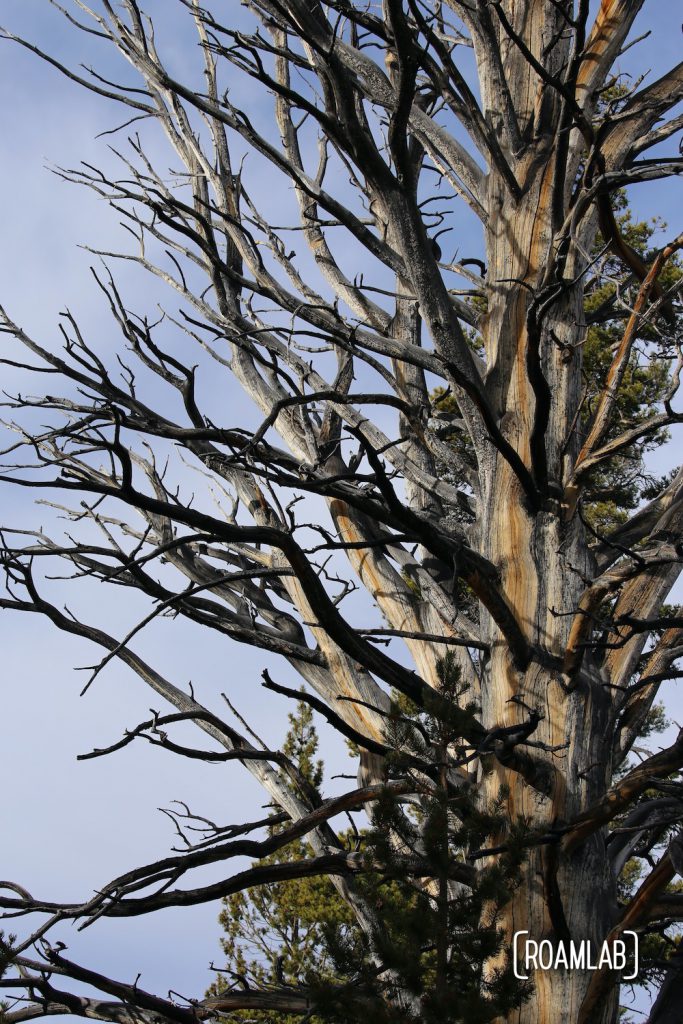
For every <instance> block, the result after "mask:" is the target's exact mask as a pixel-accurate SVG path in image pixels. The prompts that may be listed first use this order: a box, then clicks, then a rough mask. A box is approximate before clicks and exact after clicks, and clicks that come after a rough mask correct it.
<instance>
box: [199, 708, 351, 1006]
mask: <svg viewBox="0 0 683 1024" xmlns="http://www.w3.org/2000/svg"><path fill="white" fill-rule="evenodd" d="M288 717H289V731H288V732H287V735H286V738H285V741H284V744H283V748H282V750H283V753H284V754H286V755H287V757H289V758H290V759H291V761H292V762H293V764H294V765H295V766H296V768H297V769H298V771H299V772H300V773H301V775H302V776H303V778H304V779H305V780H306V782H308V783H309V784H310V785H311V786H313V787H315V788H318V787H319V786H320V784H321V783H322V779H323V762H322V761H321V760H320V759H318V758H317V753H318V733H317V731H316V728H315V725H314V724H313V712H312V711H311V708H310V707H309V706H308V705H307V704H306V703H304V702H303V701H300V702H299V703H298V704H297V706H296V710H295V711H294V712H293V713H292V714H290V715H289V716H288ZM281 827H282V826H280V825H277V824H274V825H272V826H270V827H269V829H268V832H269V834H271V835H272V834H273V833H275V832H277V831H278V830H279V829H280V828H281ZM311 855H312V851H311V847H310V845H309V844H308V843H307V842H305V841H304V840H301V839H298V840H296V841H295V842H293V843H290V844H289V845H288V846H286V847H285V848H284V849H282V850H279V851H278V852H277V853H275V854H273V855H272V856H270V857H266V858H264V859H263V861H261V862H260V863H262V864H274V863H278V864H281V863H285V862H290V861H296V860H303V859H304V858H306V857H310V856H311ZM219 922H220V924H221V926H222V928H223V935H222V937H221V946H222V949H223V953H224V954H225V958H226V960H225V965H224V967H223V968H222V970H221V973H220V974H219V976H218V978H217V979H216V981H215V982H214V983H213V985H212V986H211V988H210V989H209V991H208V994H209V995H217V994H218V993H219V992H221V991H224V990H225V989H227V988H230V987H231V986H234V985H242V986H243V987H244V986H251V987H254V988H257V987H258V988H264V987H268V986H269V985H273V986H276V987H279V986H282V985H283V984H285V985H305V984H307V983H308V981H309V975H310V974H311V972H313V974H314V976H315V978H316V981H317V982H318V983H320V981H321V980H322V979H323V978H325V977H327V976H329V977H330V978H331V979H332V978H336V974H335V973H334V971H333V965H332V962H331V959H330V956H329V954H328V952H327V949H326V942H325V929H326V928H329V927H332V928H334V929H336V931H337V933H345V932H348V933H349V934H355V933H356V932H357V930H358V929H357V926H354V923H353V920H352V916H351V913H350V910H349V908H348V906H347V905H346V903H344V902H343V900H341V899H340V897H339V896H338V895H337V892H336V890H335V888H334V886H333V885H332V882H331V881H330V880H329V878H327V877H325V876H323V875H321V876H318V877H314V878H303V879H294V880H292V881H285V882H278V883H275V884H272V885H265V886H258V887H256V888H254V889H249V890H246V891H244V892H239V893H236V894H235V895H233V896H229V897H228V898H226V899H225V900H223V905H222V909H221V912H220V915H219ZM230 1019H231V1020H242V1021H247V1020H248V1021H250V1022H255V1024H272V1016H271V1015H269V1014H268V1013H267V1012H265V1011H253V1010H248V1011H247V1010H239V1011H236V1012H235V1013H233V1014H231V1017H230ZM310 1020H311V1024H321V1018H319V1017H311V1018H310ZM297 1021H300V1018H299V1017H294V1016H282V1015H278V1022H284V1024H295V1022H297Z"/></svg>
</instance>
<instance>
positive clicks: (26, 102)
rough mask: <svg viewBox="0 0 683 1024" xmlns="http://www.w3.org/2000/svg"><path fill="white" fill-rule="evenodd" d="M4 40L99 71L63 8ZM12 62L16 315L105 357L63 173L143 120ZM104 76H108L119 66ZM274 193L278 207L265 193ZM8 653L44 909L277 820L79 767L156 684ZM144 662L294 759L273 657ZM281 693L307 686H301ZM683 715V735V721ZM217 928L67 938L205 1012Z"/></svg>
mask: <svg viewBox="0 0 683 1024" xmlns="http://www.w3.org/2000/svg"><path fill="white" fill-rule="evenodd" d="M143 6H144V7H145V8H146V9H147V10H149V12H150V13H151V14H152V15H153V16H154V15H155V14H156V15H158V16H159V18H158V32H159V46H160V49H161V50H162V52H163V53H164V54H165V56H166V58H167V59H168V61H169V63H170V65H171V67H172V69H173V70H174V71H175V72H177V73H178V74H182V75H183V76H185V77H186V78H187V77H189V78H191V77H192V76H194V75H196V74H197V71H196V66H195V64H194V58H196V56H197V55H196V53H195V52H194V50H192V49H191V47H190V44H189V43H188V41H187V34H186V33H185V32H184V31H183V26H184V25H185V24H186V14H185V13H184V12H183V11H182V8H181V7H180V5H177V4H175V3H172V2H171V0H154V2H150V0H148V2H146V3H144V5H143ZM675 7H676V5H674V4H669V3H662V2H661V0H660V2H659V3H655V2H654V0H653V2H651V3H649V4H646V5H645V13H644V14H643V15H642V16H641V18H640V20H639V22H638V25H637V31H636V33H635V34H636V35H637V34H639V33H640V32H643V31H646V30H647V29H650V30H651V36H650V37H649V38H648V39H646V40H644V41H643V42H641V43H640V44H639V45H638V47H636V48H634V49H633V50H632V51H630V52H629V53H628V54H627V55H626V56H625V57H624V58H623V59H622V64H623V67H624V69H625V70H629V69H633V68H641V69H646V68H649V69H651V72H650V78H651V79H652V78H656V77H657V76H658V74H660V73H661V72H662V71H663V70H665V69H666V68H668V67H670V66H672V65H673V64H675V63H676V61H677V60H678V59H679V57H680V42H681V27H680V14H679V12H676V10H675ZM226 9H227V10H233V11H235V13H236V16H241V14H240V12H239V9H238V5H237V4H236V3H235V4H234V7H233V6H232V5H231V4H229V3H228V4H226ZM0 24H1V25H4V26H6V27H7V28H8V29H10V30H11V31H13V32H16V33H18V34H24V35H26V36H27V37H29V38H31V39H33V40H35V41H36V42H37V43H38V44H39V45H41V46H42V47H43V48H44V49H47V50H49V51H50V52H51V53H53V54H54V55H55V56H57V57H58V58H59V59H60V60H62V61H64V62H66V63H69V64H70V65H71V66H75V65H77V64H78V63H79V62H80V61H81V60H84V59H86V58H85V57H84V54H83V52H82V47H83V38H82V36H81V35H80V34H79V33H77V32H74V31H73V30H70V29H69V28H68V26H66V24H65V22H64V19H63V18H62V17H61V16H59V14H58V13H57V12H56V11H55V10H54V9H53V8H51V7H50V6H49V5H48V3H47V2H46V0H0ZM192 42H193V43H194V40H193V41H192ZM98 45H101V44H97V42H95V44H94V49H92V48H91V49H89V51H88V56H87V60H90V59H97V58H96V56H93V55H96V54H97V53H98V52H99V51H98V50H97V46H98ZM0 47H1V50H0V53H1V58H2V59H1V60H0V136H1V137H2V139H3V146H2V152H1V153H0V224H2V245H1V246H0V302H2V303H3V304H4V305H5V306H6V308H7V309H8V311H9V312H10V314H11V315H12V316H13V317H14V318H15V319H16V320H17V321H18V322H19V323H20V324H22V325H23V326H24V327H25V328H26V329H27V330H28V331H29V332H32V333H33V334H34V335H35V336H36V337H37V338H40V339H42V340H43V341H45V343H49V344H55V345H56V344H57V343H58V339H59V335H58V331H57V327H56V322H57V315H58V313H59V312H60V311H61V310H63V309H64V308H65V307H69V308H70V309H72V310H73V311H74V313H76V314H77V316H78V318H79V320H80V322H81V323H83V324H84V325H85V326H86V328H87V329H88V330H89V331H91V332H93V334H94V335H95V336H97V337H98V339H100V340H103V341H104V343H107V342H108V339H110V338H111V341H112V344H113V340H114V334H113V332H112V328H111V326H110V323H109V321H108V319H107V317H106V315H105V313H106V311H105V308H104V305H103V303H102V299H101V296H100V295H99V294H98V292H97V289H96V288H95V287H94V286H93V282H92V279H91V277H90V274H89V267H90V265H91V264H92V263H93V257H92V255H91V254H89V253H87V252H85V251H84V249H83V248H80V247H79V246H82V245H83V244H84V243H86V244H89V245H93V246H101V247H103V248H108V247H110V246H113V244H114V243H115V241H116V240H117V239H118V240H119V243H120V239H121V233H120V230H119V229H118V228H117V226H116V223H115V220H114V218H113V216H112V213H111V212H110V211H109V209H108V208H107V206H106V204H105V203H103V202H102V201H101V200H98V199H97V198H96V197H95V196H93V195H92V194H90V193H88V192H86V191H85V190H83V189H77V188H75V187H74V186H72V185H69V184H67V183H65V182H63V181H62V180H60V179H59V178H58V177H56V176H55V175H54V174H53V173H51V171H50V169H49V168H51V167H55V166H65V167H71V166H75V165H76V163H77V162H78V161H80V160H84V161H89V162H92V163H95V164H97V163H102V162H105V163H106V161H108V160H111V159H112V158H111V155H110V153H109V151H108V149H107V146H108V145H109V144H110V143H112V142H113V141H114V139H113V138H112V137H103V138H97V136H98V135H99V133H101V132H103V131H105V130H108V129H110V128H111V127H113V126H115V125H116V124H118V123H120V121H121V120H124V119H125V116H126V112H125V110H124V111H123V115H122V113H121V109H116V110H115V109H114V105H113V104H109V103H107V102H106V101H103V100H101V99H99V98H97V97H95V96H93V95H91V94H88V93H86V92H84V91H83V90H81V89H80V88H79V87H78V86H76V85H74V84H73V83H71V82H69V81H67V80H66V79H64V78H63V77H62V76H60V75H59V74H58V73H57V72H56V71H55V70H54V69H52V68H50V67H48V66H47V65H45V64H43V63H42V62H41V61H39V60H38V59H37V58H36V57H34V56H33V55H32V54H29V53H27V52H26V51H23V50H21V49H20V48H19V47H18V46H16V45H14V44H12V43H10V42H7V41H0ZM102 52H103V53H104V52H105V51H104V49H102ZM100 66H101V65H99V64H98V68H99V67H100ZM104 67H105V71H103V73H105V74H106V68H107V64H106V63H105V65H104ZM237 87H238V86H236V88H237ZM117 144H118V143H117ZM260 188H261V193H260V194H261V195H262V196H263V199H264V202H265V201H266V197H267V188H268V182H267V180H266V179H265V177H264V178H263V180H262V181H261V183H260ZM631 199H632V204H633V208H634V212H635V213H636V215H638V216H645V215H652V214H653V213H657V214H658V215H659V216H661V217H662V218H663V219H664V220H666V221H668V222H669V224H670V226H671V228H672V229H673V232H675V231H679V230H680V228H681V224H680V220H681V218H680V209H681V190H680V183H679V182H677V181H669V182H663V183H662V182H660V183H657V184H656V185H655V186H641V187H640V188H639V189H638V190H635V191H634V193H633V195H632V197H631ZM273 201H274V200H273ZM673 232H672V233H673ZM470 244H471V245H474V244H476V243H475V241H474V239H469V238H468V237H467V235H466V233H465V235H464V237H459V238H458V245H459V246H460V248H461V251H464V250H465V249H466V248H467V246H468V245H470ZM117 276H118V280H119V281H120V283H121V286H122V288H123V290H124V292H125V294H126V297H127V299H130V302H131V305H132V306H133V307H135V306H136V303H137V304H138V306H140V307H144V304H145V303H148V302H149V301H150V300H152V301H159V300H160V299H161V293H160V292H158V291H157V290H156V288H155V287H151V288H150V285H149V283H148V282H147V281H146V279H145V278H144V277H143V276H142V275H141V273H140V272H138V271H137V270H136V269H135V268H134V267H132V266H131V265H128V264H123V265H122V266H121V267H119V268H117ZM12 383H13V382H12V381H11V380H10V381H9V386H11V385H12ZM4 386H5V387H7V386H8V384H7V382H6V383H5V384H4ZM235 401H236V402H237V404H236V405H235V407H234V408H233V410H232V413H233V417H236V418H239V417H240V416H241V417H243V420H244V422H247V421H248V420H251V419H252V418H253V410H252V409H249V408H248V407H247V405H246V404H243V405H240V404H239V401H240V400H239V399H236V400H235ZM679 451H680V444H679V443H678V442H676V441H674V443H673V444H672V445H671V446H670V447H669V449H668V450H667V451H663V452H661V453H659V454H658V456H657V460H656V466H657V468H665V467H668V466H670V465H673V464H675V463H676V462H677V460H678V452H679ZM2 501H3V513H2V521H3V523H4V524H5V525H10V526H15V527H17V526H21V527H22V528H37V526H38V525H39V523H40V522H41V520H43V519H45V516H46V515H49V514H52V513H49V512H46V510H45V509H44V508H42V509H36V508H35V507H33V506H31V504H30V502H29V498H28V496H27V495H26V494H25V493H23V492H21V493H17V492H15V491H14V489H9V490H8V489H7V488H5V489H4V490H3V495H2ZM55 586H58V584H55ZM86 600H87V601H94V602H95V603H96V604H97V605H98V607H97V610H98V611H99V612H100V613H102V612H103V611H104V612H105V613H106V617H107V623H108V628H109V629H110V631H111V632H116V631H117V630H119V631H122V630H124V629H125V627H126V625H127V624H129V623H130V622H131V621H134V620H135V617H136V615H138V614H142V610H143V607H146V606H143V604H142V603H139V605H136V604H135V601H132V602H131V603H130V604H129V605H127V606H126V607H125V608H121V606H120V603H119V602H113V601H110V600H109V598H107V597H105V598H103V597H102V596H101V595H100V594H99V593H97V594H94V593H89V596H88V597H87V599H86ZM101 602H104V605H102V604H101ZM0 636H1V641H0V642H1V644H2V667H3V680H2V683H1V684H0V685H1V686H2V700H3V713H4V728H3V745H2V753H1V755H0V756H1V757H2V761H1V770H2V779H3V786H2V841H1V843H0V851H1V853H0V864H1V866H0V876H2V877H6V878H13V879H16V880H19V881H21V882H22V884H24V885H26V886H27V888H29V889H30V890H31V891H33V892H34V894H35V895H37V896H46V897H54V898H65V899H77V898H82V897H84V896H85V895H86V894H87V893H89V892H90V891H91V890H92V889H94V888H95V887H96V886H97V885H98V884H99V883H102V882H104V881H106V880H108V879H109V878H110V877H113V876H114V875H115V874H118V873H119V872H120V871H122V870H124V869H126V868H127V867H130V866H133V865H135V864H138V863H141V862H142V861H143V860H145V859H156V857H157V856H161V855H163V854H164V853H165V851H167V850H168V848H169V846H170V845H171V844H172V842H173V835H172V829H171V827H170V823H169V821H168V819H167V818H166V817H165V816H164V815H163V814H161V813H159V811H158V808H159V807H160V806H162V807H168V806H169V805H170V804H171V801H173V800H181V801H182V800H184V801H187V802H188V803H190V804H191V806H192V808H193V810H196V811H197V812H199V813H202V814H206V815H207V816H209V817H211V818H213V819H214V820H217V821H221V822H226V823H227V822H229V821H233V822H237V821H239V820H241V819H242V818H243V817H245V816H248V815H249V812H250V808H251V809H253V806H254V802H259V803H262V802H263V794H262V791H261V790H260V789H259V788H258V787H257V786H256V784H255V783H253V782H252V781H251V779H250V776H249V775H248V773H247V772H246V771H245V770H241V769H240V768H239V767H238V766H235V765H232V766H216V765H206V764H202V763H200V762H191V763H190V762H187V761H181V760H180V759H177V758H174V757H173V755H171V754H169V753H166V752H164V751H159V750H156V749H152V748H151V747H149V746H148V745H147V744H142V743H140V744H136V745H132V746H129V747H128V748H127V749H126V750H124V751H122V752H120V753H118V754H116V755H114V756H112V757H109V758H102V759H98V760H94V761H87V762H77V761H76V760H75V756H76V754H77V753H82V752H85V751H88V750H90V749H92V747H93V746H100V745H105V744H106V743H109V742H112V741H114V740H115V739H117V738H118V737H119V736H120V735H121V734H122V732H123V730H124V729H125V728H126V727H132V726H133V725H135V724H136V723H137V722H138V721H141V720H143V719H144V718H146V717H148V716H149V708H150V707H158V706H159V703H158V702H157V703H156V704H154V699H153V698H152V699H150V694H149V692H148V691H147V690H146V688H145V687H144V684H142V683H141V682H139V681H138V680H137V678H135V677H133V676H132V674H131V673H129V672H127V671H126V670H125V669H124V668H123V667H119V666H117V665H115V664H112V665H110V666H109V667H108V668H107V670H106V672H105V673H103V675H102V677H101V678H100V679H98V681H97V682H96V683H95V684H94V686H93V690H92V692H91V693H89V695H88V696H87V697H86V698H83V699H81V698H79V696H78V694H79V691H80V689H81V687H82V685H83V682H84V676H83V673H82V672H75V671H74V666H78V665H84V664H88V663H91V662H92V661H93V660H94V658H93V650H92V648H91V647H89V646H88V647H86V646H85V645H83V644H81V643H79V642H78V641H76V640H75V639H73V638H68V637H65V636H63V635H61V634H59V633H58V632H57V631H56V630H54V629H52V628H51V627H50V626H49V624H47V623H45V622H36V621H32V620H31V617H29V616H19V615H12V616H10V615H9V613H4V614H3V615H2V616H0ZM226 648H227V649H226ZM139 649H140V650H141V652H142V653H145V652H146V651H148V652H149V654H150V656H151V657H153V659H154V661H155V663H156V664H159V666H160V668H161V670H162V671H164V670H166V671H168V673H169V676H170V678H172V680H173V681H174V682H176V683H177V684H178V685H181V686H187V685H188V684H189V682H190V680H191V681H192V683H193V685H194V686H195V689H196V692H197V695H198V698H199V699H200V700H201V699H202V697H203V696H204V695H205V696H206V699H207V700H209V699H210V698H211V695H213V694H215V693H216V692H220V690H222V689H228V688H229V689H230V692H231V694H233V695H234V696H235V699H236V701H237V704H238V706H239V707H240V708H241V710H243V711H245V712H246V713H249V711H250V710H253V709H254V708H255V707H258V708H259V711H260V715H259V719H258V726H259V729H261V730H262V731H263V733H264V738H265V739H266V740H267V742H269V743H271V744H273V745H275V746H278V745H280V743H281V741H282V738H283V736H284V731H285V728H286V722H285V715H286V712H287V711H288V710H289V705H288V703H287V702H286V701H285V700H284V699H282V700H280V699H279V698H276V697H274V696H273V695H269V700H268V701H266V702H264V701H263V700H262V699H261V695H262V692H263V691H262V690H261V688H260V685H259V675H260V671H261V669H262V668H263V665H264V664H265V661H264V658H263V656H262V655H261V654H259V653H258V652H254V651H252V650H250V649H248V648H245V647H237V646H236V645H233V646H231V645H226V641H225V640H220V639H218V638H217V637H216V636H213V635H209V636H206V635H204V634H200V633H198V632H197V631H195V630H193V629H192V628H190V627H187V626H183V625H182V624H180V623H177V624H176V625H174V633H173V644H172V645H171V646H170V647H169V645H168V632H167V631H164V625H160V626H159V627H158V628H157V627H152V628H150V629H149V630H148V631H146V633H145V635H144V637H143V638H141V640H140V643H139ZM279 678H280V679H282V680H283V681H286V682H289V683H290V684H293V683H294V679H293V678H292V676H291V673H289V674H288V673H287V672H286V671H284V672H283V671H281V672H280V676H279ZM678 706H679V707H680V708H681V710H680V712H679V713H680V716H681V717H682V718H683V704H680V702H679V703H678ZM324 753H325V755H326V756H327V759H328V763H331V764H332V765H337V766H338V767H339V768H340V769H343V768H344V767H346V768H347V770H349V769H348V767H347V766H345V765H344V764H343V752H342V751H341V750H340V749H339V748H338V747H336V748H332V747H330V748H326V750H325V751H324ZM348 764H349V765H350V764H351V762H348ZM217 913H218V908H217V907H215V906H208V907H202V908H194V909H190V910H183V911H172V910H169V911H165V912H163V914H162V915H161V917H159V915H155V916H154V917H151V918H140V919H136V921H135V922H126V921H122V922H113V921H109V922H106V921H102V922H99V924H98V925H97V927H95V928H92V929H90V930H89V931H87V932H85V933H81V934H77V933H76V932H75V931H73V929H72V930H71V931H69V930H68V929H67V934H66V935H65V934H64V932H62V933H61V935H60V937H61V938H63V939H64V941H66V942H67V943H68V945H69V951H70V954H72V955H73V957H74V959H78V958H79V956H80V957H82V959H83V960H85V961H87V962H88V963H89V964H90V965H91V966H93V967H95V968H96V969H97V968H107V969H108V972H110V973H111V974H112V975H114V976H117V977H120V978H122V979H128V980H133V978H134V977H135V976H136V974H138V973H139V972H142V977H141V981H140V984H141V985H143V986H144V987H146V988H147V989H149V990H151V991H158V992H159V993H162V994H163V993H164V992H165V991H166V990H167V989H168V987H169V986H170V985H172V986H173V988H174V989H175V990H176V991H179V992H181V993H183V994H187V995H192V996H197V995H200V994H201V993H202V992H203V990H204V989H205V988H206V986H207V985H208V984H209V983H210V981H211V975H210V972H209V971H208V964H209V962H210V961H211V960H215V961H216V963H219V962H220V952H219V945H218V940H219V927H218V924H217V922H216V917H217ZM162 919H163V920H162Z"/></svg>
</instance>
